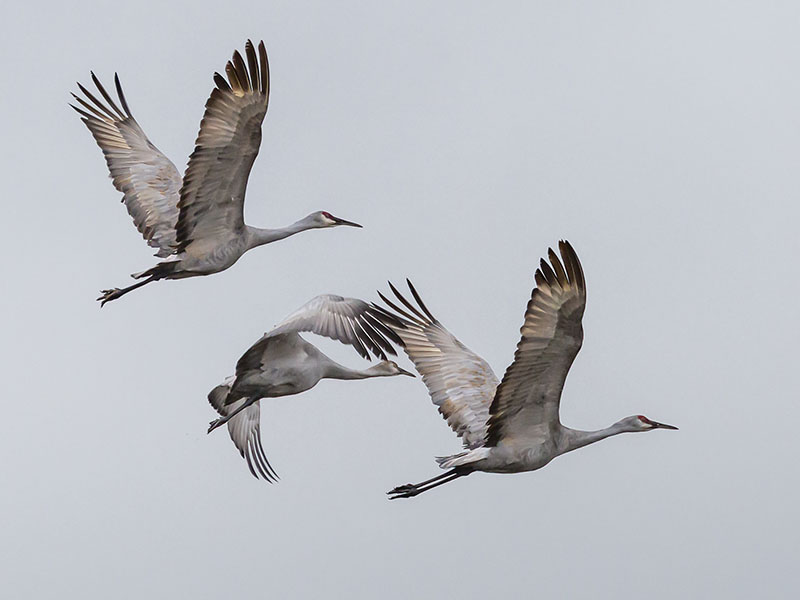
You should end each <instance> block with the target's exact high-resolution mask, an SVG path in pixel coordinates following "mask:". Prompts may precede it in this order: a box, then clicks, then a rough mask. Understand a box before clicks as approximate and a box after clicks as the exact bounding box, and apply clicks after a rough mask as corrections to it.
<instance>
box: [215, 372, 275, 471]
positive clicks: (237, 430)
mask: <svg viewBox="0 0 800 600" xmlns="http://www.w3.org/2000/svg"><path fill="white" fill-rule="evenodd" d="M234 379H235V378H234V377H229V378H228V379H226V380H225V381H224V382H223V383H222V384H221V385H218V386H217V387H215V388H214V389H213V390H211V393H210V394H209V395H208V402H209V404H211V406H212V407H214V410H216V411H217V412H218V413H219V414H221V415H222V416H223V417H226V416H228V415H229V414H231V413H232V412H234V411H235V410H236V409H237V408H239V407H240V406H241V405H242V404H243V403H244V402H245V400H246V399H244V398H242V399H240V400H237V401H235V402H232V403H231V404H225V399H226V398H227V397H228V392H230V389H231V385H233V381H234ZM227 425H228V434H229V435H230V436H231V440H232V441H233V444H234V445H235V446H236V448H237V449H238V450H239V454H241V455H242V458H244V459H245V460H246V461H247V466H248V468H249V469H250V472H251V473H252V474H253V477H255V478H256V479H259V478H263V479H266V480H267V481H268V482H270V483H274V482H276V481H277V480H278V475H277V474H276V473H275V470H274V469H273V468H272V465H270V464H269V461H268V460H267V456H266V455H265V454H264V448H263V447H262V446H261V408H260V403H259V402H255V403H254V404H251V405H250V406H248V407H247V408H245V409H244V410H242V411H240V412H239V413H238V414H237V415H235V416H234V417H233V418H231V419H230V420H229V421H228V423H227Z"/></svg>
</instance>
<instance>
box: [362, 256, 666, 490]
mask: <svg viewBox="0 0 800 600" xmlns="http://www.w3.org/2000/svg"><path fill="white" fill-rule="evenodd" d="M558 246H559V250H560V253H561V260H559V258H558V256H557V255H556V253H555V252H553V250H552V249H549V251H548V258H549V260H550V262H549V264H548V262H547V261H545V260H544V259H542V260H541V262H540V264H539V268H538V269H537V270H536V274H535V277H534V278H535V280H536V287H535V288H534V290H533V292H532V294H531V299H530V301H529V302H528V306H527V309H526V311H525V322H524V323H523V325H522V328H521V330H520V333H521V334H522V338H521V339H520V341H519V343H518V344H517V351H516V353H515V354H514V361H513V362H512V363H511V366H509V367H508V369H507V370H506V373H505V375H504V376H503V380H502V381H500V382H498V380H497V377H496V376H495V374H494V373H493V372H492V369H491V367H489V365H488V364H487V363H486V361H484V360H483V359H482V358H481V357H479V356H478V355H477V354H475V353H473V352H472V351H471V350H469V349H468V348H467V347H466V346H464V345H463V344H462V343H461V342H459V341H458V340H457V339H456V338H455V336H453V334H451V333H450V332H449V331H448V330H447V329H445V327H444V326H443V325H442V324H441V323H440V322H439V321H438V320H437V319H436V317H434V316H433V315H432V314H431V312H430V311H429V310H428V309H427V307H426V306H425V304H424V303H423V302H422V299H421V298H420V296H419V294H418V293H417V291H416V289H414V286H413V285H412V284H411V282H410V281H408V282H407V283H408V286H409V289H410V291H411V294H412V295H413V297H414V299H415V300H416V303H417V306H415V305H414V304H412V303H411V302H410V301H408V300H407V299H406V298H404V297H403V296H402V295H401V294H400V292H398V291H397V289H396V288H395V287H394V286H393V285H392V284H391V283H389V286H390V288H391V290H392V292H393V293H394V295H395V296H396V297H397V300H398V301H399V302H400V304H402V306H403V307H404V308H403V307H400V306H398V305H397V304H395V303H393V302H391V301H390V300H388V299H387V298H386V297H385V296H384V295H383V294H381V293H380V292H378V294H379V296H380V297H381V299H382V300H383V302H384V303H386V305H387V306H388V307H389V309H391V310H393V311H394V313H390V312H386V311H384V310H383V309H382V307H379V306H377V305H375V306H374V308H376V309H378V312H376V313H375V314H376V315H378V316H381V315H384V316H383V323H384V325H385V326H386V327H387V328H389V329H391V330H392V331H394V333H395V334H396V335H397V336H398V337H400V339H401V340H402V341H403V346H404V350H405V353H406V354H407V355H408V357H409V358H410V359H411V361H412V362H413V363H414V366H415V367H416V369H417V371H418V372H419V373H420V374H421V375H422V381H423V382H424V383H425V385H426V386H427V387H428V392H429V393H430V396H431V399H432V400H433V403H434V404H435V405H436V406H437V407H438V408H439V412H440V413H441V414H442V416H443V417H444V418H445V419H446V420H447V423H448V424H449V425H450V427H451V428H452V429H453V430H454V431H455V433H456V434H457V435H458V436H459V437H461V438H462V440H463V443H464V447H465V450H464V451H463V452H461V453H459V454H455V455H453V456H445V457H441V458H437V459H436V460H437V462H438V463H439V466H440V467H441V468H442V469H446V470H447V471H446V472H445V473H443V474H441V475H439V476H438V477H433V478H431V479H428V480H427V481H423V482H421V483H417V484H410V483H409V484H406V485H401V486H398V487H396V488H394V489H392V490H391V491H389V492H388V494H389V498H390V499H396V498H411V497H413V496H416V495H418V494H421V493H422V492H426V491H428V490H430V489H433V488H435V487H437V486H440V485H442V484H444V483H448V482H450V481H453V480H454V479H458V478H459V477H464V476H466V475H469V474H470V473H474V472H476V471H484V472H487V473H520V472H524V471H535V470H536V469H541V468H542V467H544V466H545V465H546V464H548V463H549V462H550V461H551V460H553V459H554V458H555V457H557V456H560V455H561V454H564V453H566V452H571V451H572V450H577V449H578V448H582V447H583V446H586V445H588V444H591V443H594V442H598V441H600V440H602V439H605V438H607V437H610V436H612V435H617V434H619V433H626V432H640V431H653V430H655V429H677V427H674V426H672V425H665V424H664V423H658V422H656V421H653V420H651V419H648V418H647V417H645V416H643V415H634V416H631V417H626V418H624V419H622V420H621V421H618V422H617V423H615V424H613V425H612V426H611V427H608V428H606V429H601V430H599V431H579V430H576V429H570V428H569V427H565V426H564V425H562V424H561V420H560V419H559V414H558V410H559V403H560V400H561V391H562V389H563V387H564V381H565V379H566V377H567V372H568V371H569V369H570V366H571V365H572V361H573V360H574V359H575V356H576V355H577V354H578V350H580V348H581V343H582V341H583V327H582V325H581V319H582V318H583V311H584V308H585V306H586V283H585V280H584V276H583V269H582V268H581V263H580V261H579V260H578V256H577V255H576V254H575V251H574V250H573V248H572V246H571V245H570V244H569V242H566V241H561V242H559V244H558ZM385 315H388V317H386V316H385Z"/></svg>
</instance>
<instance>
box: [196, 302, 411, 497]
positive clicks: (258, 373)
mask: <svg viewBox="0 0 800 600" xmlns="http://www.w3.org/2000/svg"><path fill="white" fill-rule="evenodd" d="M376 312H378V311H376V310H375V309H373V308H371V307H370V306H369V304H367V303H366V302H364V301H363V300H358V299H356V298H343V297H341V296H333V295H330V294H325V295H321V296H317V297H316V298H313V299H312V300H310V301H308V302H307V303H306V304H304V305H303V306H301V307H300V308H299V309H298V310H297V311H295V312H294V313H292V314H291V315H289V316H288V317H287V318H286V319H284V320H283V321H282V322H281V323H279V324H278V325H276V326H275V327H274V328H273V329H272V330H271V331H269V332H268V333H265V334H264V336H263V337H262V338H261V339H260V340H258V341H257V342H256V343H255V344H253V345H252V346H251V347H250V349H249V350H248V351H247V352H245V353H244V354H243V355H242V357H241V358H240V359H239V362H237V363H236V374H235V375H234V376H232V377H229V378H227V379H226V380H225V381H224V382H223V383H222V384H220V385H218V386H217V387H215V388H214V389H213V390H211V393H209V395H208V401H209V403H210V404H211V406H212V407H213V408H214V409H215V410H216V411H217V412H218V413H219V414H220V415H221V416H220V418H218V419H217V420H215V421H212V422H211V424H210V427H209V428H208V432H209V433H211V432H212V431H213V430H214V429H216V428H217V427H220V426H221V425H224V424H226V423H227V425H228V433H229V434H230V436H231V440H233V443H234V444H235V445H236V448H238V450H239V453H240V454H241V455H242V457H243V458H244V459H245V460H247V466H248V467H249V468H250V472H251V473H252V474H253V476H255V477H256V478H262V477H263V478H264V479H265V480H267V481H269V482H271V483H272V482H274V481H276V480H277V475H276V474H275V471H274V470H273V468H272V466H271V465H270V464H269V461H268V460H267V457H266V455H265V454H264V449H263V447H262V445H261V430H260V408H259V400H261V399H262V398H278V397H281V396H291V395H293V394H299V393H301V392H305V391H306V390H310V389H311V388H313V387H314V386H315V385H317V383H319V381H320V379H368V378H370V377H391V376H394V375H409V376H411V377H414V374H413V373H409V372H408V371H405V370H403V369H401V368H400V367H399V366H398V365H397V364H396V363H394V362H392V361H390V360H387V359H386V353H387V352H388V353H389V354H392V355H393V354H395V352H394V350H393V348H392V344H391V342H394V343H395V344H398V345H402V340H401V339H400V338H399V337H398V336H397V335H396V334H395V333H394V331H393V330H392V329H389V328H388V327H386V326H385V325H384V322H387V323H388V322H393V321H392V318H391V316H390V315H389V316H388V317H387V316H386V315H384V316H382V318H381V320H378V319H376V318H375V316H374V314H375V313H376ZM394 326H395V327H397V328H398V329H400V328H402V326H401V325H400V324H399V323H394ZM303 331H309V332H311V333H315V334H317V335H322V336H325V337H328V338H330V339H333V340H337V341H339V342H341V343H343V344H348V345H350V346H352V347H353V348H354V349H355V350H356V352H358V353H359V354H360V355H361V356H363V357H364V358H366V359H367V360H371V359H370V353H371V354H373V355H374V356H375V357H376V358H380V359H381V362H379V363H378V364H376V365H375V366H373V367H370V368H368V369H364V370H359V369H350V368H348V367H345V366H344V365H341V364H339V363H337V362H335V361H334V360H332V359H330V358H328V357H327V356H326V355H325V354H323V353H322V352H321V351H320V350H319V349H318V348H317V347H316V346H314V345H313V344H311V343H309V342H307V341H306V340H304V339H303V338H302V337H301V336H300V335H299V334H300V332H303ZM390 341H391V342H390Z"/></svg>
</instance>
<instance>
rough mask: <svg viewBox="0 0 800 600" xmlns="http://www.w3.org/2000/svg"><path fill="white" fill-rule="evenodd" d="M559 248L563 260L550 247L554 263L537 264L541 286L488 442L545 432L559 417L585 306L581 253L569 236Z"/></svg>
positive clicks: (494, 407) (505, 382)
mask: <svg viewBox="0 0 800 600" xmlns="http://www.w3.org/2000/svg"><path fill="white" fill-rule="evenodd" d="M558 248H559V251H560V252H561V259H562V260H561V261H559V259H558V256H556V253H555V252H553V250H552V249H550V250H548V257H549V259H550V264H548V263H547V261H545V260H544V259H542V261H541V262H540V264H539V268H538V269H537V270H536V274H535V280H536V287H535V288H534V290H533V292H532V294H531V299H530V301H529V302H528V307H527V309H526V311H525V323H524V324H523V325H522V328H521V329H520V333H521V334H522V339H521V340H520V341H519V344H517V351H516V353H515V354H514V362H512V363H511V366H509V367H508V369H507V370H506V374H505V375H504V376H503V381H502V382H501V383H500V385H499V386H498V387H497V393H496V394H495V396H494V401H493V402H492V406H491V410H490V413H491V417H490V418H489V428H488V431H487V434H486V445H487V446H496V445H497V444H498V443H500V442H502V441H506V440H510V439H512V438H515V437H520V438H524V439H531V438H533V437H536V436H539V435H546V430H547V429H548V428H549V427H551V426H552V425H553V424H555V423H558V407H559V402H560V400H561V390H562V389H563V387H564V381H565V379H566V377H567V372H568V371H569V368H570V366H572V361H573V360H575V356H576V355H577V354H578V350H580V348H581V343H582V342H583V326H582V325H581V319H582V318H583V310H584V308H585V307H586V282H585V280H584V277H583V269H582V267H581V263H580V261H579V260H578V256H577V255H576V254H575V250H573V248H572V246H571V245H570V244H569V242H566V241H561V242H559V243H558ZM562 261H563V265H562ZM551 265H552V266H551Z"/></svg>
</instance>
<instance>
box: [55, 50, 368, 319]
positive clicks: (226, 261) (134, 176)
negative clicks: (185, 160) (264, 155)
mask: <svg viewBox="0 0 800 600" xmlns="http://www.w3.org/2000/svg"><path fill="white" fill-rule="evenodd" d="M245 55H246V57H247V63H246V64H245V61H244V59H243V58H242V56H241V54H239V52H238V51H236V52H234V53H233V59H232V60H231V61H229V62H228V64H227V65H226V66H225V72H226V74H227V76H228V78H227V79H225V77H223V76H222V75H220V74H219V73H214V83H215V84H216V87H215V88H214V89H213V90H212V92H211V96H210V97H209V99H208V101H207V102H206V108H205V114H204V115H203V120H202V121H201V122H200V132H199V133H198V135H197V141H196V142H195V148H194V152H192V154H191V156H190V157H189V164H188V166H187V167H186V173H185V175H184V176H183V179H181V176H180V173H178V170H177V169H176V168H175V165H174V164H173V163H172V162H171V161H170V160H169V159H168V158H167V157H166V156H164V154H162V153H161V151H160V150H159V149H158V148H156V147H155V146H154V145H153V144H152V143H151V142H150V140H149V139H148V138H147V136H146V135H145V133H144V130H142V128H141V127H140V126H139V123H137V122H136V119H134V117H133V114H132V113H131V110H130V108H129V107H128V102H127V101H126V99H125V96H124V94H123V93H122V86H121V85H120V82H119V77H118V76H117V75H116V74H115V75H114V84H115V87H116V91H117V97H118V100H119V105H117V103H116V102H115V101H114V99H113V98H112V97H111V95H110V94H109V93H108V92H107V91H106V89H105V88H104V87H103V85H102V84H101V83H100V80H99V79H98V78H97V77H96V76H95V74H94V73H92V74H91V76H92V81H93V82H94V85H95V86H96V87H97V91H98V92H99V93H100V95H101V96H102V97H103V99H104V100H105V102H103V101H102V100H100V99H98V98H97V97H96V96H95V95H94V94H92V93H91V92H90V91H89V90H88V89H86V88H85V87H84V86H83V85H81V84H80V83H78V88H79V89H80V91H81V92H82V94H83V97H81V96H78V95H77V94H74V93H73V94H72V96H73V98H75V101H76V102H77V103H78V104H79V106H75V105H73V104H71V105H70V106H72V108H74V109H75V110H76V111H78V113H79V114H80V115H81V117H82V119H81V120H82V121H83V122H84V123H85V124H86V126H87V127H88V128H89V131H91V133H92V135H93V136H94V139H95V141H96V142H97V144H98V145H99V146H100V148H101V149H102V150H103V154H104V155H105V158H106V164H107V165H108V170H109V171H110V175H111V179H112V181H113V183H114V187H115V188H117V189H118V190H119V191H120V192H122V194H123V198H122V202H124V203H125V206H126V208H127V209H128V213H129V214H130V216H131V217H132V218H133V222H134V225H136V228H137V229H138V230H139V232H140V233H141V234H142V235H143V236H144V239H145V240H146V241H147V243H148V244H149V245H150V246H152V247H153V248H156V250H157V251H156V254H155V255H156V256H158V257H160V258H166V259H167V260H165V261H163V262H159V263H158V264H156V265H155V266H154V267H152V268H150V269H147V270H146V271H142V272H141V273H134V274H133V275H132V277H134V278H135V279H138V280H140V281H139V282H138V283H135V284H134V285H131V286H129V287H126V288H122V289H119V288H114V289H110V290H103V291H102V292H101V294H102V295H101V296H100V297H99V298H98V300H99V301H100V302H101V306H102V305H103V304H105V303H106V302H109V301H111V300H115V299H117V298H119V297H121V296H123V295H124V294H127V293H128V292H130V291H132V290H135V289H136V288H139V287H142V286H143V285H146V284H148V283H150V282H151V281H157V280H159V279H183V278H185V277H196V276H199V275H211V274H212V273H219V272H220V271H224V270H225V269H227V268H228V267H230V266H231V265H233V264H234V263H235V262H236V261H237V260H239V258H240V257H241V256H242V255H243V254H244V253H245V252H247V251H248V250H250V249H251V248H255V247H256V246H261V245H263V244H269V243H271V242H275V241H278V240H282V239H284V238H287V237H289V236H291V235H294V234H296V233H300V232H301V231H306V230H308V229H321V228H326V227H336V226H339V225H349V226H351V227H361V225H359V224H357V223H353V222H350V221H345V220H344V219H340V218H338V217H335V216H333V215H332V214H331V213H329V212H326V211H318V212H314V213H311V214H310V215H308V216H307V217H305V218H303V219H301V220H299V221H297V222H296V223H293V224H292V225H289V226H288V227H284V228H281V229H260V228H258V227H251V226H249V225H246V224H245V222H244V196H245V190H246V188H247V178H248V177H249V175H250V169H251V168H252V166H253V162H254V161H255V159H256V156H257V155H258V149H259V146H260V145H261V123H262V121H263V120H264V115H266V113H267V104H268V102H269V64H268V62H267V51H266V49H265V48H264V42H261V43H259V45H258V55H256V50H255V49H254V48H253V44H252V42H250V41H249V40H248V41H247V44H246V45H245ZM120 105H121V108H120Z"/></svg>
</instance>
